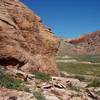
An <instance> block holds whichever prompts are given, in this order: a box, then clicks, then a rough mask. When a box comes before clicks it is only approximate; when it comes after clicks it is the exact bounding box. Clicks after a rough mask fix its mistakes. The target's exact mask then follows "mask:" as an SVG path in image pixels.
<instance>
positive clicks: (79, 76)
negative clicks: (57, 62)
mask: <svg viewBox="0 0 100 100" xmlns="http://www.w3.org/2000/svg"><path fill="white" fill-rule="evenodd" d="M74 78H77V79H78V80H80V81H85V77H84V76H81V75H76V76H74Z"/></svg>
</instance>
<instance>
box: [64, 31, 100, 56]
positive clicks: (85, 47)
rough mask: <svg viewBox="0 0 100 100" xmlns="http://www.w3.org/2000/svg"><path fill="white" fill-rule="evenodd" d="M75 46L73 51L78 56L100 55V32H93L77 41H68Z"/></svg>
mask: <svg viewBox="0 0 100 100" xmlns="http://www.w3.org/2000/svg"><path fill="white" fill-rule="evenodd" d="M65 42H66V43H70V44H72V45H73V47H72V51H73V52H74V53H78V54H92V55H95V54H100V31H96V32H91V33H89V34H87V35H84V36H82V37H80V38H77V39H70V40H68V41H67V40H66V41H65Z"/></svg>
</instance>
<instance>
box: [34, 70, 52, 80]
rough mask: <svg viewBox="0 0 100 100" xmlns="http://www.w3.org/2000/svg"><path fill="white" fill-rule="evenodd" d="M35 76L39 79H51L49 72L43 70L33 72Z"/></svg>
mask: <svg viewBox="0 0 100 100" xmlns="http://www.w3.org/2000/svg"><path fill="white" fill-rule="evenodd" d="M33 74H34V75H35V78H37V79H40V80H42V81H49V80H50V79H51V77H50V75H49V74H46V73H43V72H34V73H33Z"/></svg>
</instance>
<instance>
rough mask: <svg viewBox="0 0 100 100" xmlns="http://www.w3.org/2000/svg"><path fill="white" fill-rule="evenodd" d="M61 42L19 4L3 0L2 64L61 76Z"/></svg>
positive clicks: (0, 6) (0, 21) (0, 1)
mask: <svg viewBox="0 0 100 100" xmlns="http://www.w3.org/2000/svg"><path fill="white" fill-rule="evenodd" d="M58 46H59V40H58V39H57V38H56V37H55V36H54V35H53V33H52V31H51V29H50V28H48V27H46V26H45V25H43V23H42V21H41V19H40V18H39V17H38V16H37V15H36V14H34V13H33V12H32V11H31V10H30V9H28V8H27V7H26V6H25V5H24V4H22V3H21V2H20V0H0V64H1V65H3V66H5V68H6V69H7V68H8V67H13V68H16V69H20V70H22V71H25V72H33V71H43V72H46V73H49V74H52V75H58V74H59V71H58V69H57V67H56V64H55V60H54V55H55V54H56V52H57V50H58Z"/></svg>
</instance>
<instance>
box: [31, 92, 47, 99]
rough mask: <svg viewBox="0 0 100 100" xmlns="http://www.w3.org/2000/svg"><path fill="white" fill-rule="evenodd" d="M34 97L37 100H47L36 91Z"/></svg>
mask: <svg viewBox="0 0 100 100" xmlns="http://www.w3.org/2000/svg"><path fill="white" fill-rule="evenodd" d="M33 95H34V96H35V97H36V98H37V100H46V99H45V97H44V95H43V94H42V93H41V92H39V91H34V92H33Z"/></svg>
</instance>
